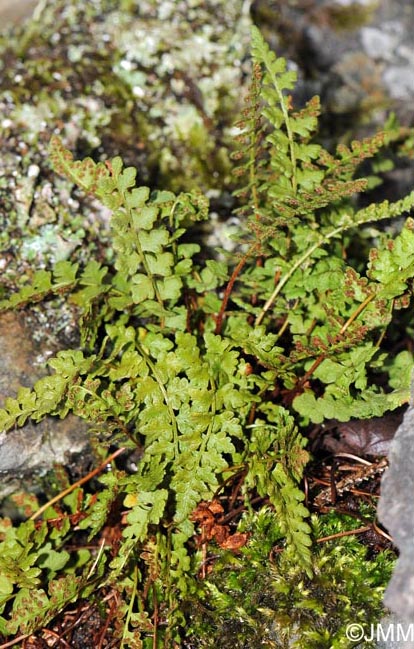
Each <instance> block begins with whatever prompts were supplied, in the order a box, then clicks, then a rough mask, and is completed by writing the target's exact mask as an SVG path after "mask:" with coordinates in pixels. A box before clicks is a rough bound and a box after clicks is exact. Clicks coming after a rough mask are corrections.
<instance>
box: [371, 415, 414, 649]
mask: <svg viewBox="0 0 414 649" xmlns="http://www.w3.org/2000/svg"><path fill="white" fill-rule="evenodd" d="M413 457H414V404H411V405H410V407H409V408H408V410H407V411H406V413H405V415H404V419H403V421H402V423H401V425H400V426H399V428H398V430H397V432H396V434H395V437H394V440H393V442H392V444H391V449H390V453H389V469H388V471H387V472H386V474H385V475H384V478H383V480H382V486H381V497H380V500H379V505H378V517H379V520H380V522H381V523H382V524H383V525H384V526H385V527H386V528H387V530H388V531H389V533H390V534H391V536H392V537H393V539H394V543H395V545H396V546H397V547H398V549H399V552H400V556H399V559H398V561H397V564H396V567H395V570H394V573H393V575H392V578H391V581H390V583H389V585H388V588H387V590H386V593H385V597H384V604H385V606H386V607H387V608H389V609H390V610H391V611H392V612H393V613H394V614H395V615H396V616H397V617H398V619H399V620H400V621H402V622H404V621H406V622H407V624H408V623H412V621H413V619H414V500H413V493H414V472H413ZM387 646H388V645H387ZM389 646H392V645H389ZM395 646H396V645H395ZM398 646H399V645H398ZM404 647H407V648H409V647H414V643H413V644H408V643H407V644H404Z"/></svg>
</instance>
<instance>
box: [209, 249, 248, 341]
mask: <svg viewBox="0 0 414 649" xmlns="http://www.w3.org/2000/svg"><path fill="white" fill-rule="evenodd" d="M255 247H256V246H254V247H252V248H250V249H249V250H248V251H247V252H246V254H245V255H243V257H242V258H241V259H240V261H239V263H238V264H237V266H236V268H235V269H234V270H233V272H232V274H231V277H230V279H229V281H228V283H227V286H226V290H225V291H224V296H223V301H222V303H221V307H220V311H219V312H218V315H217V319H216V328H215V331H214V333H215V334H216V335H220V334H221V330H222V328H223V320H224V314H225V312H226V309H227V304H228V302H229V299H230V295H231V292H232V290H233V286H234V283H235V281H236V279H237V277H238V276H239V275H240V273H241V270H242V268H243V266H244V265H245V264H246V262H247V260H248V258H249V257H250V255H251V253H252V252H253V249H254V248H255Z"/></svg>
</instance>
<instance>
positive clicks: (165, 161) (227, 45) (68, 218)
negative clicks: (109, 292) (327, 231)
mask: <svg viewBox="0 0 414 649" xmlns="http://www.w3.org/2000/svg"><path fill="white" fill-rule="evenodd" d="M249 8H250V2H249V1H246V0H236V1H235V2H232V3H227V2H225V0H209V1H208V2H205V1H202V0H182V1H181V2H171V1H170V0H165V1H163V2H159V1H158V0H143V1H142V2H139V3H135V2H129V1H127V0H123V1H121V2H119V1H118V0H97V1H96V2H93V3H92V2H90V3H88V2H86V3H85V2H81V1H80V0H69V1H67V0H57V1H54V0H53V1H52V0H50V1H46V2H44V3H40V4H39V6H38V8H37V9H36V11H35V13H34V16H33V18H32V19H30V20H29V21H28V22H26V23H25V24H24V26H23V27H22V28H18V27H16V28H14V30H13V31H12V32H10V31H7V32H4V34H3V36H1V35H0V79H1V80H0V114H1V118H0V149H1V151H2V155H1V159H0V224H1V226H2V227H1V230H0V232H1V233H0V249H1V250H3V258H2V259H0V264H1V265H2V271H3V273H2V276H3V277H2V283H3V286H5V288H4V289H3V291H4V292H5V291H7V290H8V289H9V288H10V287H11V288H12V287H13V283H14V281H15V279H16V277H19V280H21V279H22V278H23V279H24V276H25V275H26V274H27V275H29V276H30V273H31V269H32V267H33V266H35V267H37V268H39V267H44V266H47V265H50V264H51V263H54V262H56V261H59V260H61V259H75V258H76V260H79V261H81V262H82V261H85V260H86V259H88V258H90V257H91V256H92V255H94V256H95V257H100V258H102V259H105V257H106V255H107V254H108V246H106V245H105V240H106V237H107V234H108V213H107V211H106V210H104V209H103V208H102V206H101V205H99V204H98V203H97V202H95V201H93V200H92V199H90V198H89V197H87V196H84V195H83V194H82V193H81V192H78V190H76V189H74V188H73V187H72V185H71V184H70V183H69V182H67V181H66V180H63V179H61V178H59V177H57V176H56V174H52V173H51V171H50V167H49V162H48V154H47V146H48V143H49V140H50V137H51V135H52V134H53V133H54V134H59V135H60V136H61V138H62V139H63V142H64V144H65V146H67V147H68V148H69V149H70V150H71V151H73V153H74V155H75V156H76V157H85V156H86V155H91V156H92V157H93V158H94V159H100V158H110V157H112V156H115V155H122V158H123V160H124V162H125V163H126V164H130V165H133V166H134V167H136V168H137V169H138V183H140V184H147V185H149V186H151V187H161V188H162V187H167V188H168V189H170V190H175V191H180V190H183V189H184V190H186V191H188V190H191V189H194V188H198V189H200V190H202V191H206V192H207V193H209V194H210V196H211V198H212V199H213V200H216V199H217V197H219V203H220V200H221V199H220V196H223V197H224V198H223V200H222V201H221V205H222V209H223V210H226V211H227V206H228V197H229V195H230V192H231V190H232V182H233V181H232V176H231V164H230V157H229V155H230V150H231V149H232V147H233V145H234V137H233V136H234V133H233V124H234V121H235V120H236V119H237V117H238V116H239V113H240V110H241V108H242V107H243V99H244V95H245V92H246V85H247V84H248V75H246V72H247V71H248V68H249V63H248V51H249V40H250V24H251V19H250V14H249ZM6 251H7V252H6ZM0 292H1V289H0ZM0 297H1V295H0Z"/></svg>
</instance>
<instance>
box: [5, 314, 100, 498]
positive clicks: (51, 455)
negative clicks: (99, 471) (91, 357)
mask: <svg viewBox="0 0 414 649" xmlns="http://www.w3.org/2000/svg"><path fill="white" fill-rule="evenodd" d="M24 320H25V318H24V314H17V313H12V312H9V313H4V314H2V315H1V316H0V347H1V349H2V354H1V356H0V407H3V406H4V405H5V402H6V399H7V397H14V396H15V395H16V393H17V390H18V388H19V387H20V386H24V387H31V386H32V385H33V384H34V383H35V381H36V380H37V379H38V378H40V377H41V376H42V375H45V374H46V373H47V370H46V367H45V357H47V356H48V355H50V353H51V352H52V351H54V350H51V349H50V348H48V349H46V348H45V345H44V344H43V348H42V347H41V346H39V344H38V343H35V342H34V340H33V338H32V336H31V335H30V332H29V330H28V327H27V326H26V325H25V322H24ZM87 430H88V429H87V425H86V423H85V422H83V421H82V420H80V419H79V418H78V417H75V416H73V415H71V416H68V417H66V418H65V419H63V420H60V419H57V418H53V417H46V418H45V419H44V420H43V421H41V422H39V423H37V424H36V423H34V422H31V421H27V422H26V423H25V425H24V426H22V427H21V428H15V429H12V430H9V431H0V497H5V496H6V495H8V494H9V493H11V492H12V491H15V490H16V489H19V488H21V487H22V486H23V485H24V486H25V487H27V486H30V484H31V483H32V481H33V479H34V477H35V476H36V475H39V474H42V473H45V472H46V471H48V470H50V469H51V468H52V467H53V465H54V464H55V463H66V462H67V461H68V460H69V458H70V456H71V455H73V454H75V453H79V452H85V450H86V448H87V445H88V432H87Z"/></svg>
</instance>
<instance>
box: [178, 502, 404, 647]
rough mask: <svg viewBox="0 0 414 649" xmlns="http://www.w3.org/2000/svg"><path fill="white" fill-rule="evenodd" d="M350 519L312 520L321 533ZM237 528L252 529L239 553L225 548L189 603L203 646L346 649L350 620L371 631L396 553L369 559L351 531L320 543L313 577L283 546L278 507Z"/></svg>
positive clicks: (194, 633) (341, 528) (194, 632)
mask: <svg viewBox="0 0 414 649" xmlns="http://www.w3.org/2000/svg"><path fill="white" fill-rule="evenodd" d="M353 526H355V520H354V519H353V518H351V517H344V516H342V517H340V516H338V515H336V514H329V515H325V516H322V517H320V518H319V519H316V517H313V520H312V528H313V529H312V531H313V534H315V536H317V537H318V538H322V537H326V536H329V535H331V534H340V533H341V532H346V531H347V530H349V529H352V527H353ZM239 529H240V531H244V532H246V531H247V532H248V533H249V534H250V535H251V538H250V542H249V544H248V546H247V547H245V548H242V549H241V551H240V554H239V555H238V556H234V554H230V553H229V552H228V551H221V552H220V553H219V554H220V556H219V558H218V560H217V561H216V563H215V566H214V569H213V571H212V572H211V573H210V575H209V576H208V578H207V579H206V580H205V581H204V582H202V583H201V584H200V587H199V590H198V591H197V594H196V596H194V597H193V599H191V600H189V601H188V603H187V606H188V607H189V612H190V615H191V619H192V625H191V631H190V638H191V639H192V640H193V642H194V644H195V645H196V646H197V647H200V648H204V647H205V648H206V649H207V648H208V647H217V648H218V649H221V648H223V649H225V647H229V646H232V647H235V649H239V648H240V649H242V648H243V649H244V648H245V647H249V649H250V648H251V649H256V648H257V649H259V647H269V648H274V649H276V648H277V649H288V648H289V649H290V648H291V649H348V647H350V646H351V645H350V644H349V642H350V641H349V639H347V637H346V627H347V625H348V624H349V621H350V620H352V621H354V622H355V623H359V624H361V626H362V628H363V629H366V633H367V635H369V633H370V624H373V623H375V622H376V621H377V619H378V616H379V615H380V614H381V610H382V609H381V600H382V596H383V593H384V590H385V587H386V585H387V581H388V580H389V578H390V574H391V570H392V566H393V558H392V556H391V554H389V553H384V554H383V555H381V557H379V558H377V559H376V560H369V559H367V556H366V547H364V545H363V544H362V543H361V542H360V541H358V540H357V539H356V538H355V537H353V536H344V537H342V538H341V539H339V540H331V541H326V542H325V543H323V544H318V546H316V547H315V548H314V550H313V558H312V569H313V575H312V578H311V579H310V578H309V577H308V576H307V575H306V574H305V573H304V572H303V570H301V568H300V567H299V566H298V565H297V563H295V561H294V560H292V557H290V556H289V554H288V553H286V552H277V549H278V548H280V546H281V543H282V541H283V538H284V533H283V531H282V530H281V528H280V525H279V523H278V516H277V514H276V513H275V512H273V511H270V510H269V509H266V508H264V509H263V510H262V511H261V512H260V513H258V514H255V515H253V516H250V515H249V516H246V517H245V518H244V520H242V522H241V523H240V525H239Z"/></svg>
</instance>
